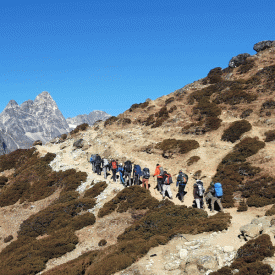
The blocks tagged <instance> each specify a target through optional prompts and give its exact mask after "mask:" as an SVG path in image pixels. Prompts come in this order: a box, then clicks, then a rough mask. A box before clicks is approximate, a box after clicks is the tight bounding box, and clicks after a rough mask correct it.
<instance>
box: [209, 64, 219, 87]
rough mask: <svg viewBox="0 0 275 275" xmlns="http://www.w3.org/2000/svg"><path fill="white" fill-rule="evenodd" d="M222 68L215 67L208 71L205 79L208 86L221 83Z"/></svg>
mask: <svg viewBox="0 0 275 275" xmlns="http://www.w3.org/2000/svg"><path fill="white" fill-rule="evenodd" d="M221 76H222V68H221V67H217V68H214V69H212V70H210V71H209V73H208V75H207V78H208V80H209V83H210V84H214V83H218V82H221V81H222V77H221Z"/></svg>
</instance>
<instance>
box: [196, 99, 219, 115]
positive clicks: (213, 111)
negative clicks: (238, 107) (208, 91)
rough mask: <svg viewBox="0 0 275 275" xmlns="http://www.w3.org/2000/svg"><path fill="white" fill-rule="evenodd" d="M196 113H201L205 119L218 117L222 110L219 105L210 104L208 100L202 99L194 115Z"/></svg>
mask: <svg viewBox="0 0 275 275" xmlns="http://www.w3.org/2000/svg"><path fill="white" fill-rule="evenodd" d="M196 111H199V112H200V114H201V116H203V117H217V116H219V115H220V114H221V109H220V108H219V107H218V106H217V104H215V103H212V102H209V100H208V99H206V98H203V99H201V100H200V101H199V103H198V105H197V106H196V107H194V108H193V113H196Z"/></svg>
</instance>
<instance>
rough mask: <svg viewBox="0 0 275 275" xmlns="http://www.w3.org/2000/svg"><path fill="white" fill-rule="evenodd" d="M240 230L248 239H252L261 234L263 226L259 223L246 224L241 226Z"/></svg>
mask: <svg viewBox="0 0 275 275" xmlns="http://www.w3.org/2000/svg"><path fill="white" fill-rule="evenodd" d="M240 231H241V234H242V236H243V237H244V238H245V239H246V240H250V239H253V238H256V237H258V236H259V235H260V232H261V231H262V226H261V225H259V224H246V225H244V226H242V227H241V228H240Z"/></svg>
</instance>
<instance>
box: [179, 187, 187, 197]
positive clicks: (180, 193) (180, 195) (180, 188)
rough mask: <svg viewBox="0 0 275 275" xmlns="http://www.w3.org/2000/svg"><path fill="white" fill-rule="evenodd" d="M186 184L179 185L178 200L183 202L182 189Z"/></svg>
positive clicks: (183, 193)
mask: <svg viewBox="0 0 275 275" xmlns="http://www.w3.org/2000/svg"><path fill="white" fill-rule="evenodd" d="M185 186H186V184H182V185H179V199H180V201H182V200H183V197H184V195H185V192H184V189H185Z"/></svg>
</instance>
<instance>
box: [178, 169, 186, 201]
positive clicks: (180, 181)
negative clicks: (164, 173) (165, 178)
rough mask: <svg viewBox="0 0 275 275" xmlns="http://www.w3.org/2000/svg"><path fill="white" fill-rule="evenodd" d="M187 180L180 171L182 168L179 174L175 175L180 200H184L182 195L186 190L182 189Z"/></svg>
mask: <svg viewBox="0 0 275 275" xmlns="http://www.w3.org/2000/svg"><path fill="white" fill-rule="evenodd" d="M187 181H188V176H187V175H186V174H185V173H183V172H182V170H180V171H179V174H178V176H177V184H176V186H178V187H179V190H178V193H179V200H180V201H181V202H183V201H184V196H185V194H186V192H185V191H184V189H185V187H186V184H187Z"/></svg>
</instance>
